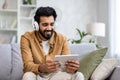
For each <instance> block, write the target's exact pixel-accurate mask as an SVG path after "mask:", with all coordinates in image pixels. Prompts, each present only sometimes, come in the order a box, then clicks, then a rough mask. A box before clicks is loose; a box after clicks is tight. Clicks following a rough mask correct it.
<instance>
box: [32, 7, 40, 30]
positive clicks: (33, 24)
mask: <svg viewBox="0 0 120 80" xmlns="http://www.w3.org/2000/svg"><path fill="white" fill-rule="evenodd" d="M33 11H34V12H33V14H34V15H33V18H32V26H33V28H34V29H35V30H36V31H39V24H38V22H37V21H36V20H35V19H34V17H35V16H36V14H35V12H36V9H34V10H33Z"/></svg>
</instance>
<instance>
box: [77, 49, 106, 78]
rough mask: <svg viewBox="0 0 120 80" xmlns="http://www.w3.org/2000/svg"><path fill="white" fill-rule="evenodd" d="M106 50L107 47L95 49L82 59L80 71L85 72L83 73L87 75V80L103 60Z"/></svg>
mask: <svg viewBox="0 0 120 80" xmlns="http://www.w3.org/2000/svg"><path fill="white" fill-rule="evenodd" d="M106 52H107V48H103V49H99V50H95V51H93V52H90V53H89V54H87V55H86V56H85V57H83V58H82V59H81V60H80V67H79V70H78V71H80V72H82V73H83V75H84V76H85V80H88V79H89V78H90V76H91V74H92V73H93V71H94V70H95V68H96V67H97V66H98V65H99V63H100V62H101V61H102V59H103V57H104V56H105V54H106Z"/></svg>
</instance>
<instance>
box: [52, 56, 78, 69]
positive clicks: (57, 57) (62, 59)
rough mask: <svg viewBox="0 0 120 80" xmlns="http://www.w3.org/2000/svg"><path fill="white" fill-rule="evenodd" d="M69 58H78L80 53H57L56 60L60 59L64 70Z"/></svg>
mask: <svg viewBox="0 0 120 80" xmlns="http://www.w3.org/2000/svg"><path fill="white" fill-rule="evenodd" d="M67 60H78V55H77V54H75V55H73V54H72V55H56V56H55V58H54V61H59V62H60V63H61V68H62V69H63V70H64V65H65V63H66V61H67Z"/></svg>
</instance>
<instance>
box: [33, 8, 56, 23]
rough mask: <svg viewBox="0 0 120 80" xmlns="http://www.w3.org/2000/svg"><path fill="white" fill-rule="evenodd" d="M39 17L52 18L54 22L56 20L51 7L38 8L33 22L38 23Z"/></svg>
mask: <svg viewBox="0 0 120 80" xmlns="http://www.w3.org/2000/svg"><path fill="white" fill-rule="evenodd" d="M41 16H47V17H49V16H53V17H54V20H56V17H57V14H56V11H55V9H53V8H52V7H49V6H47V7H39V8H38V9H37V11H36V13H35V16H34V20H35V21H37V22H38V23H39V20H40V17H41Z"/></svg>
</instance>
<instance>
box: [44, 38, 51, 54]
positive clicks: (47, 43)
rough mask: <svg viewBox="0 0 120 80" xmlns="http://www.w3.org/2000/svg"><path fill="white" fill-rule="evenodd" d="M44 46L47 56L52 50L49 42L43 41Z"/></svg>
mask: <svg viewBox="0 0 120 80" xmlns="http://www.w3.org/2000/svg"><path fill="white" fill-rule="evenodd" d="M42 46H43V50H44V52H45V55H47V54H48V52H49V48H50V45H49V41H48V40H47V41H42Z"/></svg>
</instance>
